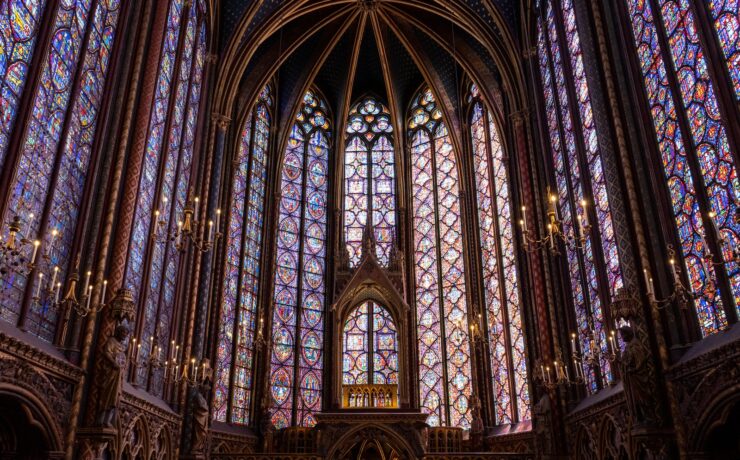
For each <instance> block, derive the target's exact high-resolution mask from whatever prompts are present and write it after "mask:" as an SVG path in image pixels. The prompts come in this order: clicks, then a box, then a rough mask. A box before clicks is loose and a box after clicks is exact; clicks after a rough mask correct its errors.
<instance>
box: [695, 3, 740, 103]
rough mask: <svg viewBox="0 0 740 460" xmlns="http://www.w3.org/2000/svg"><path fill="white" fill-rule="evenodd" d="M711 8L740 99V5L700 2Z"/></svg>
mask: <svg viewBox="0 0 740 460" xmlns="http://www.w3.org/2000/svg"><path fill="white" fill-rule="evenodd" d="M698 3H699V7H701V4H705V5H707V6H708V7H709V11H710V12H711V15H712V19H713V20H714V27H715V30H716V32H717V37H718V39H719V43H720V47H721V48H722V52H723V53H724V57H725V60H726V62H727V69H728V71H729V72H730V78H731V79H732V84H733V86H734V89H735V97H736V98H738V99H740V4H738V0H708V1H704V2H698Z"/></svg>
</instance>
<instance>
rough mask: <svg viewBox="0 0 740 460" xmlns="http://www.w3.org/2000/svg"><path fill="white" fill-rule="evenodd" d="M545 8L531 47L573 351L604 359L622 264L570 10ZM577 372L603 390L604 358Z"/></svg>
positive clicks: (558, 3) (551, 4)
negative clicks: (566, 278) (571, 311)
mask: <svg viewBox="0 0 740 460" xmlns="http://www.w3.org/2000/svg"><path fill="white" fill-rule="evenodd" d="M545 3H546V5H545V8H544V10H545V11H544V12H543V14H544V17H542V18H541V19H540V22H539V24H538V43H537V45H538V52H539V62H540V72H541V77H542V88H543V91H544V96H545V107H544V112H545V113H544V115H545V116H546V120H547V125H548V129H549V135H550V139H549V140H550V147H551V152H550V153H551V158H552V164H553V166H554V171H555V182H556V186H557V188H556V190H555V191H553V196H552V198H551V199H552V200H553V202H552V205H551V206H554V207H556V208H557V211H558V216H559V217H560V220H561V221H562V225H563V228H562V230H563V233H564V234H565V235H566V236H568V237H569V239H568V242H567V243H565V256H566V257H565V259H566V264H567V267H568V272H569V274H570V282H571V292H572V301H573V305H574V307H575V312H576V315H575V316H576V329H577V336H578V339H579V340H578V348H579V349H580V350H589V349H591V346H592V344H593V345H594V346H596V347H598V348H600V349H601V350H602V351H604V352H606V351H607V349H608V345H607V334H608V333H609V329H610V326H609V324H608V322H607V316H606V314H605V312H604V307H605V306H606V305H608V304H609V303H610V302H611V297H612V296H614V295H615V294H616V292H617V290H618V289H620V288H621V287H622V286H623V281H622V271H621V266H620V258H619V253H618V251H617V244H616V240H615V235H614V226H613V223H612V216H611V209H610V204H609V197H608V195H607V190H606V179H605V177H604V170H603V165H602V160H601V153H600V150H599V139H598V133H597V131H596V125H595V124H594V117H593V112H592V108H591V98H590V92H589V91H590V89H589V85H588V81H587V79H586V75H585V73H584V72H585V69H584V65H583V56H582V52H581V44H580V41H579V36H578V31H577V29H576V17H575V11H574V10H573V2H572V0H549V1H547V2H545ZM556 8H560V9H559V10H556ZM561 19H562V21H561ZM576 242H578V243H577V244H576ZM583 372H584V375H585V378H586V383H587V385H586V386H587V388H588V389H589V390H590V391H597V390H598V389H600V388H603V387H605V386H606V385H607V384H608V383H609V381H610V379H611V372H612V370H611V367H610V365H609V362H608V361H607V359H606V353H602V355H601V360H600V362H599V363H598V366H590V365H588V364H587V363H585V362H584V363H583Z"/></svg>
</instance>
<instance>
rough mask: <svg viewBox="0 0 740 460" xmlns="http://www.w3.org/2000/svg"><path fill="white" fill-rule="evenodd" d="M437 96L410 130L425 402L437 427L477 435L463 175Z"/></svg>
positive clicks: (426, 95) (422, 102)
mask: <svg viewBox="0 0 740 460" xmlns="http://www.w3.org/2000/svg"><path fill="white" fill-rule="evenodd" d="M442 118H443V117H442V110H441V109H440V108H439V107H437V103H436V101H435V98H434V96H433V94H432V91H431V89H429V88H424V89H423V90H421V91H420V92H419V94H418V95H417V96H416V97H415V98H414V102H413V105H412V107H411V111H410V114H409V120H408V123H407V128H408V133H407V136H408V139H409V141H408V143H409V146H410V162H409V164H410V170H411V188H412V195H413V198H412V200H413V201H412V209H413V229H414V230H413V233H414V273H415V284H416V292H415V298H416V314H417V322H418V324H417V328H418V336H419V378H420V384H419V386H420V399H421V407H422V410H423V411H424V412H427V413H429V414H430V417H429V419H428V423H429V424H430V425H433V426H438V425H443V426H459V427H463V428H469V427H470V422H471V415H470V411H469V400H470V397H471V394H472V389H471V386H472V373H471V372H472V371H471V355H470V346H469V337H468V326H469V324H468V307H467V287H466V285H465V262H464V257H463V247H464V244H463V234H462V227H463V225H462V208H461V203H460V173H459V168H458V165H457V159H456V155H455V152H454V149H453V147H452V143H451V140H450V137H449V134H448V131H447V126H446V125H445V122H444V120H443V119H442Z"/></svg>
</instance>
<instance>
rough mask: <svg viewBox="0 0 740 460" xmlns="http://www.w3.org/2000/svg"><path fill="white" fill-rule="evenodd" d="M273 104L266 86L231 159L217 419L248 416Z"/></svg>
mask: <svg viewBox="0 0 740 460" xmlns="http://www.w3.org/2000/svg"><path fill="white" fill-rule="evenodd" d="M271 106H272V94H271V90H270V86H265V87H264V88H263V89H262V92H261V93H260V95H259V97H258V98H257V101H256V103H255V106H254V108H253V109H252V110H251V111H250V113H249V116H248V117H247V120H246V122H245V123H244V127H243V129H242V133H241V139H240V144H239V150H238V153H237V157H236V161H235V162H234V164H235V171H234V177H233V182H232V185H231V196H230V198H229V203H231V209H230V210H229V215H228V222H229V224H228V227H227V231H226V269H225V273H224V284H223V301H222V303H221V316H220V319H219V322H220V326H219V333H218V350H217V358H216V382H215V383H216V384H215V393H214V401H213V418H214V420H217V421H220V422H226V421H229V422H231V423H238V424H245V425H246V424H248V423H249V421H250V418H249V416H250V404H251V401H252V382H253V377H252V365H253V359H254V334H255V321H256V320H255V313H256V311H257V301H258V299H259V274H260V268H261V263H262V259H261V254H262V229H263V215H264V206H265V183H266V181H267V155H268V148H269V142H270V122H271V117H270V107H271ZM229 413H230V414H231V416H230V417H229V416H228V414H229Z"/></svg>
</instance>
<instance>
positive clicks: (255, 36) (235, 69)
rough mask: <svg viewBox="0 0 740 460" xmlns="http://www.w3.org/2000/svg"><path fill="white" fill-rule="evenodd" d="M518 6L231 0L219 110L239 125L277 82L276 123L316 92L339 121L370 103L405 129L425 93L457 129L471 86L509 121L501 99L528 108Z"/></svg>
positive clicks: (225, 16)
mask: <svg viewBox="0 0 740 460" xmlns="http://www.w3.org/2000/svg"><path fill="white" fill-rule="evenodd" d="M522 4H526V5H529V1H527V0H521V1H519V0H263V1H243V0H226V1H224V2H223V3H221V4H220V5H219V7H220V10H219V12H220V15H221V21H220V26H219V27H220V32H219V36H220V38H219V44H220V50H219V57H220V59H219V61H220V68H219V72H218V82H217V97H216V100H215V106H214V107H215V109H216V110H217V111H218V112H219V113H223V114H228V115H229V116H232V118H233V117H237V118H238V117H239V114H240V113H243V112H244V111H245V110H247V107H248V106H249V103H250V102H251V101H253V100H254V98H255V96H256V94H257V93H258V92H259V90H260V89H261V87H262V86H264V84H265V83H267V82H268V81H277V82H278V84H277V89H278V94H277V96H278V97H277V100H278V107H277V113H276V117H277V118H278V121H284V120H289V119H291V118H292V115H293V113H294V112H295V110H296V109H297V105H298V103H299V101H300V99H301V97H302V95H303V93H304V92H305V91H306V89H307V88H308V87H309V86H312V85H313V86H315V87H317V88H318V89H319V91H321V92H322V93H323V94H324V96H325V97H326V99H327V102H328V103H329V105H330V107H332V109H333V110H334V112H335V113H334V114H333V115H334V118H335V120H342V119H343V118H344V117H345V115H346V113H347V110H348V107H349V105H350V104H351V103H352V102H354V101H355V100H356V99H357V98H358V97H360V96H361V95H363V94H367V93H370V94H374V95H376V96H377V97H379V98H380V99H381V100H382V101H384V102H385V103H387V105H388V106H389V108H390V110H391V112H392V114H393V115H394V122H395V123H396V124H397V126H396V128H397V129H399V128H400V127H401V126H402V124H403V123H404V120H403V114H404V113H405V112H406V110H405V109H406V108H407V107H408V104H409V103H410V100H411V98H412V97H413V95H414V93H415V91H416V90H417V89H418V88H419V87H420V86H421V85H422V84H423V83H427V84H430V85H431V86H432V88H433V90H434V92H435V95H436V96H437V98H438V100H439V101H440V103H441V105H442V106H443V109H444V111H445V112H446V113H445V115H446V117H447V119H448V122H449V123H450V125H452V126H453V127H455V128H460V123H461V120H462V119H463V108H462V102H461V100H462V99H463V98H462V97H461V95H460V94H459V93H460V88H461V87H462V84H463V83H464V82H465V81H466V79H467V78H472V79H473V80H474V81H476V82H478V83H479V84H480V86H481V87H482V90H483V92H484V94H485V96H486V97H487V98H488V99H489V101H491V105H492V106H493V109H494V111H495V112H498V116H503V115H502V113H503V111H504V108H503V107H501V106H502V105H503V104H504V102H502V101H503V100H504V99H505V100H506V102H505V103H506V104H508V105H509V106H510V107H509V109H512V110H513V109H516V108H517V107H518V106H520V105H521V101H522V100H523V94H524V84H523V81H524V79H523V78H522V76H521V62H520V59H521V55H522V53H521V51H520V49H521V46H520V44H519V42H520V39H519V36H520V32H519V22H520V21H519V18H520V17H522V16H523V10H522V9H523V8H524V6H522ZM527 7H528V6H527ZM502 93H506V94H505V96H502ZM399 115H401V116H399ZM289 124H290V123H279V126H284V127H286V128H285V129H287V126H288V125H289ZM454 131H457V132H460V129H455V130H454ZM278 134H279V136H280V137H284V136H285V135H286V133H285V132H281V133H278ZM280 137H279V138H280Z"/></svg>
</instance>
